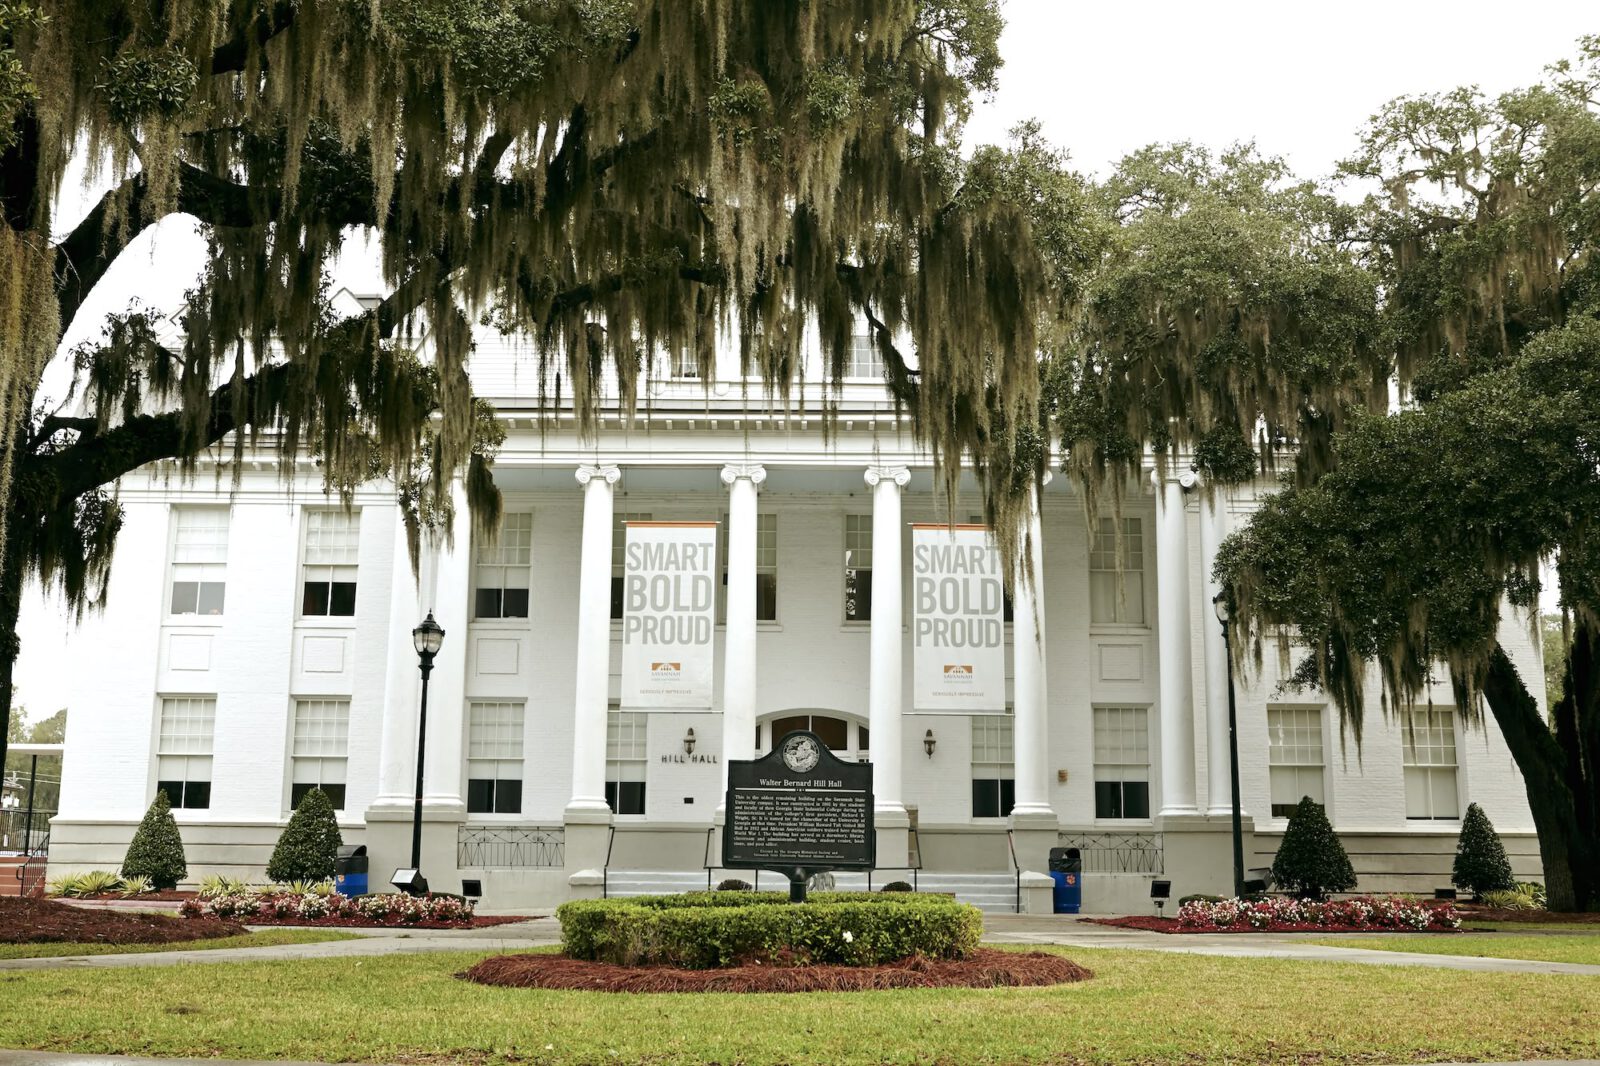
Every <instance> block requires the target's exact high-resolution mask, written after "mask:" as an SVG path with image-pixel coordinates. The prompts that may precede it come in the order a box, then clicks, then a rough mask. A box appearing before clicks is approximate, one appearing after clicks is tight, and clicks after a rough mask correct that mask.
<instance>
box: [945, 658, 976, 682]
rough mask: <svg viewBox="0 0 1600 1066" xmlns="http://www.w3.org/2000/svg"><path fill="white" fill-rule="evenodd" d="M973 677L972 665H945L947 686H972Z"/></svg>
mask: <svg viewBox="0 0 1600 1066" xmlns="http://www.w3.org/2000/svg"><path fill="white" fill-rule="evenodd" d="M973 676H974V675H973V670H972V664H971V663H945V664H944V682H945V684H947V685H970V684H972V681H973Z"/></svg>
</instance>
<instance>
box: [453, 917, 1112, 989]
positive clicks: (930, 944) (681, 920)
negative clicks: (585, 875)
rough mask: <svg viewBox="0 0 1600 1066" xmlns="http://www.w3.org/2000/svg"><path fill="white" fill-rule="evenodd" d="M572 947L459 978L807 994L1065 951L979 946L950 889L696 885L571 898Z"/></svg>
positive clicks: (1004, 979)
mask: <svg viewBox="0 0 1600 1066" xmlns="http://www.w3.org/2000/svg"><path fill="white" fill-rule="evenodd" d="M556 916H557V917H558V918H559V919H560V921H561V946H562V954H560V955H549V954H536V955H503V956H499V957H496V958H492V959H486V960H484V961H483V962H481V963H479V964H478V965H476V966H474V967H473V968H472V969H470V970H468V971H466V972H465V973H463V974H460V975H459V976H461V977H463V978H465V979H467V980H469V981H476V982H479V983H481V984H491V985H502V986H509V987H517V988H564V989H588V990H593V991H606V992H808V991H850V990H868V989H890V988H952V987H955V988H996V987H1018V986H1028V985H1052V984H1063V983H1066V982H1071V981H1081V980H1084V979H1086V978H1088V977H1089V976H1091V975H1090V973H1089V972H1088V971H1087V970H1084V969H1083V968H1082V967H1080V966H1076V965H1074V964H1073V963H1072V962H1070V961H1068V960H1066V959H1063V958H1061V957H1059V956H1056V955H1050V954H1045V953H1042V952H1032V953H1023V952H1009V951H993V950H986V949H980V948H979V947H978V938H979V936H980V935H981V933H982V931H983V917H982V915H981V914H980V913H979V912H978V909H977V908H976V907H971V906H968V905H966V904H961V903H957V902H955V901H954V900H953V899H950V898H949V897H945V896H920V895H915V894H912V893H898V892H897V893H878V894H872V893H853V892H827V893H818V894H816V895H813V896H812V897H811V900H810V901H808V902H806V903H799V904H795V903H790V902H789V901H788V899H787V897H786V896H783V895H780V894H778V893H769V892H759V893H758V892H689V893H684V894H682V895H676V896H642V897H636V898H633V899H620V900H577V901H574V902H571V903H565V904H562V905H561V907H559V908H557V910H556Z"/></svg>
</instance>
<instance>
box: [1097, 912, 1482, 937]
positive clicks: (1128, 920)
mask: <svg viewBox="0 0 1600 1066" xmlns="http://www.w3.org/2000/svg"><path fill="white" fill-rule="evenodd" d="M1078 920H1079V921H1080V922H1093V923H1094V924H1095V925H1114V926H1116V927H1117V928H1118V929H1142V930H1144V931H1145V932H1147V933H1458V932H1460V930H1459V929H1394V928H1383V929H1377V928H1374V927H1372V926H1370V925H1311V924H1308V923H1305V922H1297V923H1295V924H1293V925H1289V924H1283V923H1280V924H1277V925H1271V926H1268V927H1267V928H1265V929H1257V928H1255V927H1254V926H1251V925H1248V924H1241V925H1238V926H1235V927H1232V928H1228V929H1180V928H1178V919H1176V918H1157V917H1154V916H1153V915H1150V916H1147V915H1142V914H1130V915H1128V916H1127V917H1125V918H1079V919H1078Z"/></svg>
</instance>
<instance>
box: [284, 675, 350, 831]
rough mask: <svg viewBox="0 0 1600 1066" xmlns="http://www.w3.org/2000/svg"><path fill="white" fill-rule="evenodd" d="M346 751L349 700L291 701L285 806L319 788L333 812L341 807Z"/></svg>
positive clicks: (295, 805) (296, 804) (293, 806)
mask: <svg viewBox="0 0 1600 1066" xmlns="http://www.w3.org/2000/svg"><path fill="white" fill-rule="evenodd" d="M349 751H350V701H349V700H321V699H317V700H295V701H294V741H293V743H292V744H291V745H290V752H289V754H290V757H291V761H292V763H293V766H292V768H291V771H290V785H289V807H290V809H291V810H293V809H298V808H299V806H300V801H301V800H303V799H305V798H306V793H307V792H310V791H311V790H312V789H314V788H320V789H322V791H323V792H325V793H327V796H328V802H329V803H331V804H333V809H334V810H336V811H342V810H344V783H345V757H346V755H348V754H349Z"/></svg>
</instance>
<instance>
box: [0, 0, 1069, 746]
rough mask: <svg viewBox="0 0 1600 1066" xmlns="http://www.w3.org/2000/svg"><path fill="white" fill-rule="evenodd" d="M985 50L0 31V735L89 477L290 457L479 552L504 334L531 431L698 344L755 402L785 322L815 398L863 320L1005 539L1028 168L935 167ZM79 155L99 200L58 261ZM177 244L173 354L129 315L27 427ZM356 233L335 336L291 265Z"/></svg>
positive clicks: (687, 18)
mask: <svg viewBox="0 0 1600 1066" xmlns="http://www.w3.org/2000/svg"><path fill="white" fill-rule="evenodd" d="M999 30H1000V19H999V16H998V13H997V4H996V2H995V0H840V2H836V3H828V4H822V3H816V2H810V0H702V2H698V3H694V4H682V3H674V2H668V0H546V2H541V3H527V2H519V0H164V2H161V3H149V2H146V0H43V2H40V3H35V2H31V0H30V2H22V3H18V2H15V0H8V2H5V3H0V151H3V153H4V156H3V159H0V210H3V217H4V225H3V226H0V495H3V499H4V512H3V513H4V522H5V525H4V527H3V528H0V717H3V716H4V715H5V714H6V713H7V708H9V704H10V677H11V668H12V664H13V662H14V660H15V657H16V654H17V650H18V645H17V633H16V619H17V614H18V607H19V599H20V596H21V590H22V586H23V583H24V579H25V578H27V577H29V576H30V575H34V576H37V577H39V578H42V579H43V580H44V581H45V582H46V583H47V584H49V585H54V586H55V587H57V588H59V589H60V590H61V591H63V592H64V593H65V595H66V597H67V599H68V600H69V602H71V603H72V604H74V605H76V606H78V607H79V608H80V609H81V608H82V607H83V606H85V605H87V604H91V603H93V602H95V601H97V600H98V598H99V597H100V596H101V595H102V593H103V590H104V588H105V581H106V575H107V571H108V567H109V566H110V563H111V558H112V549H113V547H114V544H115V541H116V535H117V530H118V526H119V523H120V519H121V511H120V509H119V507H118V505H117V502H116V499H115V496H114V493H113V491H112V486H113V484H114V482H115V481H116V479H117V478H118V477H119V476H121V475H123V474H126V473H127V472H129V471H131V470H134V469H136V468H138V467H140V466H142V465H144V464H147V463H151V462H156V461H159V460H175V461H176V463H177V465H178V467H179V469H180V470H181V471H182V472H185V473H192V472H193V471H194V470H195V468H196V464H197V462H198V461H200V460H201V459H202V457H204V456H207V455H210V456H213V457H215V458H216V459H217V460H218V461H219V462H220V463H221V464H222V466H223V467H224V469H225V470H231V471H232V473H233V476H235V477H237V476H238V471H239V470H240V469H241V461H242V460H243V458H244V456H245V455H246V454H247V453H250V454H259V453H258V452H255V451H254V449H257V448H265V449H275V450H276V452H277V453H278V454H279V455H280V456H283V457H285V458H287V457H289V456H291V455H293V454H297V452H299V451H300V450H308V451H309V452H310V453H311V454H313V455H314V456H315V457H316V459H317V461H318V462H319V463H320V467H321V470H322V473H323V477H324V479H325V483H326V488H327V490H328V491H330V492H336V493H340V494H343V495H345V496H346V498H348V494H349V493H350V492H351V491H352V489H353V488H354V486H356V485H358V484H361V483H364V482H368V481H371V480H372V479H374V478H388V479H390V480H391V481H392V482H393V483H394V485H395V486H396V491H397V494H398V496H399V498H400V500H401V501H402V503H403V504H404V505H405V510H406V514H407V524H408V531H409V532H410V533H411V536H412V548H413V554H415V551H416V543H417V537H418V535H419V532H420V531H421V530H422V529H424V528H438V527H441V526H443V527H444V528H448V526H447V525H446V524H445V522H444V520H445V519H446V518H448V516H449V511H450V508H451V492H450V485H451V484H452V483H453V481H454V479H457V478H460V479H462V480H463V481H464V483H465V488H466V497H467V500H468V503H469V505H470V507H471V509H472V512H473V518H474V520H475V522H476V524H477V527H478V528H479V529H480V530H482V531H484V532H486V533H489V532H492V530H493V527H494V525H495V522H496V518H497V514H498V508H499V498H498V493H497V492H496V490H495V488H494V483H493V477H492V472H491V463H492V459H493V455H494V451H495V447H496V445H497V444H498V442H499V441H500V438H501V431H500V430H499V428H498V426H497V424H496V423H495V421H494V418H493V415H492V412H490V411H488V410H486V409H485V407H484V406H483V405H482V404H481V403H479V402H478V401H476V400H475V399H474V398H473V396H472V394H471V389H470V384H469V380H468V377H467V374H466V370H465V365H466V360H467V356H468V352H469V348H470V330H471V326H472V324H473V323H474V321H475V320H485V321H489V322H492V323H494V324H496V325H499V326H500V327H501V328H503V329H505V330H508V331H517V332H521V333H525V334H526V335H528V336H529V337H530V338H532V340H533V342H534V346H535V348H536V351H537V363H538V367H537V374H536V375H535V377H534V380H537V381H538V382H539V390H540V395H539V399H540V400H541V407H542V409H543V410H545V411H546V412H549V411H553V410H554V409H555V408H556V407H557V406H558V405H559V404H562V403H570V404H572V405H573V407H574V408H575V410H576V413H577V419H578V423H579V425H580V427H581V428H583V429H589V428H592V426H593V424H594V416H595V411H596V409H597V407H598V401H599V395H600V389H601V383H602V381H603V379H604V378H605V377H606V376H607V375H611V376H614V378H615V380H616V382H617V385H618V387H619V391H620V394H621V397H622V404H623V406H624V407H625V408H629V407H631V406H632V404H633V402H634V398H635V396H636V395H637V390H638V387H639V383H640V381H641V379H644V378H647V377H648V376H649V375H650V373H651V372H652V369H653V368H654V367H655V366H657V365H658V364H662V363H663V362H664V361H665V360H683V361H687V362H691V363H694V364H697V365H698V366H699V367H700V369H701V371H702V373H701V377H702V379H706V380H709V379H710V377H711V374H710V370H711V362H712V358H713V354H714V348H715V344H716V341H717V340H718V338H719V336H721V335H723V334H724V331H726V332H728V333H731V334H732V335H733V336H734V337H735V338H736V342H737V347H738V352H739V359H740V365H741V369H742V370H743V371H744V372H745V374H746V375H747V376H748V377H752V378H759V379H760V380H761V381H763V382H765V383H766V384H767V385H769V386H770V387H772V388H773V389H774V390H775V391H776V392H777V393H778V394H779V396H780V398H787V397H788V396H789V395H790V389H791V388H792V386H793V385H794V384H795V383H796V382H798V381H799V380H800V376H801V372H802V359H801V355H802V350H803V347H802V346H803V340H804V335H805V334H806V332H807V330H814V331H815V334H816V335H817V336H819V337H820V339H821V344H822V349H823V351H824V353H825V355H826V362H827V364H828V376H829V377H830V378H831V379H832V380H833V381H834V382H837V380H838V379H839V377H840V375H841V373H842V369H843V367H844V365H845V361H846V356H847V352H848V348H849V341H850V337H851V334H852V333H854V332H855V329H856V323H857V322H858V321H862V320H864V321H865V322H867V323H868V324H869V327H870V330H871V332H872V335H873V337H874V338H875V340H876V342H877V344H878V347H879V350H880V351H881V353H882V355H883V357H884V361H885V365H886V373H885V377H886V383H887V385H888V387H889V388H890V389H891V391H892V393H893V395H894V396H895V397H896V399H897V401H898V402H899V403H901V404H902V405H903V407H904V408H905V409H906V410H907V411H908V412H909V413H910V414H911V416H912V418H913V421H914V425H915V427H916V433H917V435H918V438H919V439H920V440H922V441H925V442H927V443H928V444H930V445H931V446H932V447H933V448H934V449H935V450H936V452H937V454H938V456H939V457H940V458H941V459H942V460H943V461H944V463H945V464H946V466H947V468H948V469H951V470H952V471H953V470H954V468H955V467H956V466H957V465H958V464H960V463H962V462H963V461H966V462H969V463H971V464H972V465H973V466H974V468H975V469H976V470H977V472H978V473H979V475H980V478H981V479H982V480H983V481H984V484H985V486H986V510H987V511H988V512H989V513H990V515H991V518H992V519H993V520H994V521H995V523H996V526H997V528H998V529H999V532H1000V535H1001V539H1002V541H1003V542H1004V543H1003V546H1009V547H1011V548H1014V547H1015V543H1014V537H1015V531H1016V528H1017V525H1018V523H1017V521H1016V517H1017V515H1018V514H1020V513H1021V509H1022V506H1023V503H1024V502H1025V492H1026V486H1027V485H1029V484H1030V483H1031V482H1030V481H1029V479H1028V477H1027V476H1026V475H1027V474H1028V473H1031V472H1033V471H1036V470H1037V469H1038V468H1039V466H1040V464H1042V462H1043V455H1044V450H1043V449H1042V448H1041V447H1040V443H1039V433H1038V417H1039V416H1038V412H1039V407H1038V363H1037V359H1036V358H1035V353H1036V350H1037V347H1038V332H1039V323H1040V321H1041V320H1048V319H1049V318H1050V314H1049V307H1050V299H1051V294H1052V292H1053V291H1054V288H1053V286H1051V285H1050V284H1049V282H1050V281H1051V278H1050V276H1049V268H1048V267H1047V266H1046V263H1045V260H1044V259H1043V257H1042V255H1041V253H1040V252H1039V251H1038V250H1037V248H1036V242H1035V240H1034V238H1033V230H1032V223H1033V221H1034V219H1035V218H1037V217H1040V216H1041V212H1040V209H1039V204H1040V197H1039V196H1037V195H1035V193H1034V192H1033V191H1032V190H1031V188H1030V187H1029V185H1028V182H1027V180H1026V178H1027V175H1028V173H1029V171H1030V168H1038V167H1039V166H1041V165H1043V164H1042V163H1041V160H1043V162H1044V163H1048V158H1047V156H1048V153H1044V152H1042V150H1041V149H1039V148H1038V146H1037V145H1034V146H1032V147H1031V148H1030V147H1029V146H1028V145H1022V146H1020V147H1019V148H1018V150H1017V151H1015V152H1007V151H1001V150H997V149H990V150H984V151H979V152H977V153H975V154H973V155H972V156H971V158H970V159H965V158H964V157H963V156H962V154H961V152H960V151H959V143H958V138H959V135H960V130H961V124H962V121H963V119H964V117H965V115H966V114H967V111H968V109H969V106H970V101H971V99H972V97H973V94H974V93H976V92H982V91H986V90H988V89H990V88H991V87H992V86H993V84H994V76H995V71H996V69H997V67H998V65H999V55H998V51H997V47H996V41H997V38H998V35H999ZM75 156H77V157H82V158H86V159H88V160H89V161H90V162H91V163H92V164H93V165H94V167H95V168H96V171H97V173H98V174H99V176H100V178H101V179H102V182H103V184H104V185H105V186H108V191H106V192H105V194H104V196H103V197H101V199H100V200H99V201H98V202H97V203H95V204H94V205H93V206H92V208H91V209H90V210H89V211H88V213H87V214H86V215H85V217H83V218H82V219H81V220H77V221H74V222H73V223H72V225H71V228H70V229H68V230H66V231H65V232H60V233H58V232H57V229H56V227H55V225H54V223H55V221H56V220H55V219H54V217H53V214H52V210H53V205H54V203H55V201H56V198H57V194H58V190H59V188H60V185H61V182H62V179H63V175H64V173H65V171H66V168H67V166H68V163H69V160H71V159H72V158H74V157H75ZM1057 191H1058V192H1059V193H1060V194H1061V198H1062V199H1064V200H1070V199H1071V195H1072V192H1073V190H1072V188H1071V183H1070V182H1068V183H1065V184H1061V183H1058V185H1057ZM1043 199H1044V200H1045V201H1050V199H1051V194H1049V193H1047V194H1046V195H1045V196H1044V197H1043ZM175 214H181V215H184V216H187V217H189V218H192V219H193V220H195V221H196V222H197V223H198V224H199V226H200V227H201V230H202V232H203V234H204V237H205V240H206V243H207V246H208V249H209V255H208V261H207V264H206V268H205V270H204V274H203V277H202V278H201V279H200V282H199V284H198V286H197V288H196V290H195V291H194V292H193V293H192V295H191V297H190V299H189V300H188V302H187V310H186V314H185V316H184V318H183V321H182V322H181V327H182V329H181V334H182V336H183V338H184V340H183V341H182V343H181V345H176V346H174V347H173V348H172V349H169V348H168V347H165V346H163V345H162V344H161V343H160V338H161V337H163V336H166V335H167V334H168V332H169V331H166V330H165V329H164V326H163V323H161V322H160V321H158V320H157V319H156V317H155V316H154V315H153V314H152V313H151V312H150V311H149V310H148V309H146V308H145V307H144V306H143V305H130V306H129V307H128V308H127V309H125V310H120V311H119V312H118V313H116V314H114V315H112V316H111V317H109V318H108V319H107V320H106V321H104V322H103V323H102V324H101V325H103V329H102V330H101V331H100V337H99V339H98V340H97V341H96V342H94V343H90V344H85V345H83V346H80V347H78V348H76V349H75V350H74V351H72V352H70V353H66V356H65V357H67V358H70V359H71V360H72V364H73V370H74V374H75V392H74V395H73V397H72V403H71V404H69V405H66V406H60V405H56V406H49V407H46V406H45V405H44V402H43V401H44V399H45V398H44V397H43V396H41V395H40V382H41V377H42V374H43V373H44V368H45V367H46V365H47V364H48V363H49V362H50V360H51V359H52V358H53V357H56V356H57V353H58V348H59V346H60V340H61V337H62V336H63V335H64V333H65V331H66V330H68V329H69V328H70V327H71V326H72V324H73V323H74V320H75V319H77V318H78V317H79V315H80V313H81V309H82V308H83V307H84V306H85V304H86V302H87V301H88V300H89V298H90V295H91V294H92V293H94V292H95V290H96V287H97V286H98V285H100V283H101V282H102V279H104V278H105V276H106V274H107V272H108V271H109V270H110V268H111V266H112V264H113V263H114V262H116V260H117V259H118V257H119V256H121V255H122V254H124V252H125V251H126V250H127V249H129V247H130V246H131V245H132V243H133V242H134V241H136V240H137V239H138V238H139V237H140V235H141V234H143V233H145V231H147V230H148V229H149V228H150V227H151V226H153V225H155V224H156V223H157V222H158V221H160V220H161V219H164V218H168V217H171V216H173V215H175ZM1057 217H1059V216H1057ZM357 233H360V234H364V235H367V236H369V237H371V238H372V239H374V240H375V241H376V242H377V245H378V247H379V249H380V254H381V258H382V267H383V271H384V274H385V277H386V278H387V281H388V284H389V286H390V290H389V292H388V295H387V296H385V297H384V299H383V300H382V302H381V303H380V304H378V306H377V307H375V308H373V309H371V310H370V311H369V312H368V313H365V314H362V315H358V316H356V317H353V318H344V319H337V318H336V317H335V315H334V313H333V312H332V310H331V309H330V303H329V299H328V295H327V278H326V267H327V265H328V263H329V261H330V260H331V258H332V257H333V256H334V255H335V253H337V252H338V251H339V249H340V248H341V246H342V245H343V243H344V242H345V241H346V240H348V239H349V238H350V237H351V236H352V235H353V234H357ZM53 234H54V236H52V235H53ZM1052 240H1054V241H1055V242H1056V243H1057V244H1065V243H1070V242H1069V241H1068V240H1067V236H1066V234H1065V233H1052V232H1049V227H1048V226H1046V232H1045V233H1044V234H1043V241H1044V242H1050V241H1052ZM424 329H425V330H426V333H427V343H426V345H419V344H418V343H417V341H418V338H419V337H420V336H421V334H422V332H423V330H424ZM424 349H425V353H426V354H419V351H423V350H424ZM58 399H59V398H58ZM291 468H292V467H291V464H283V465H282V469H283V470H285V471H286V473H285V476H286V477H287V476H289V475H288V473H287V471H289V470H290V469H291ZM953 476H954V475H953V473H952V478H953ZM952 484H953V482H952ZM0 724H3V723H0ZM3 734H4V730H3V729H0V735H3Z"/></svg>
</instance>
